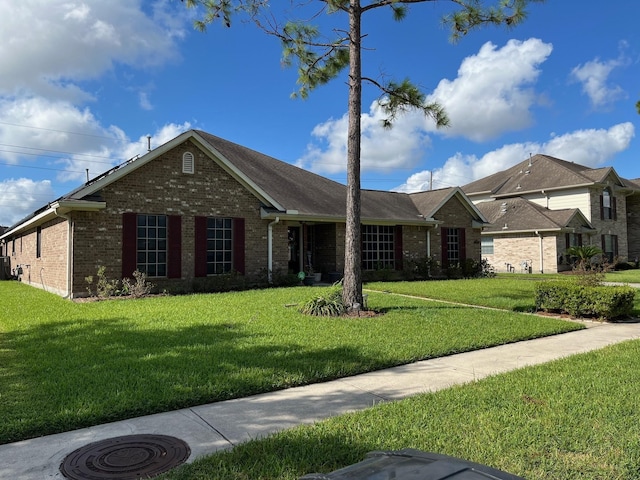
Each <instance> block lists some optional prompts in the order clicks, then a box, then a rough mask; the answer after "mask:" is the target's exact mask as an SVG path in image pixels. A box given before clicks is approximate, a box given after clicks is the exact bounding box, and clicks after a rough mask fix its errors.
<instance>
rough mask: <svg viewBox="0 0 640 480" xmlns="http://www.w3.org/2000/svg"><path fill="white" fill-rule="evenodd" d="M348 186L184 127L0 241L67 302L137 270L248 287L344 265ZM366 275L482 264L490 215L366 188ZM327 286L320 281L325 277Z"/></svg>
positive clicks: (448, 198)
mask: <svg viewBox="0 0 640 480" xmlns="http://www.w3.org/2000/svg"><path fill="white" fill-rule="evenodd" d="M345 202H346V187H345V186H344V185H342V184H339V183H337V182H334V181H332V180H329V179H327V178H324V177H321V176H319V175H316V174H313V173H310V172H308V171H305V170H303V169H300V168H298V167H295V166H293V165H290V164H288V163H285V162H282V161H279V160H276V159H274V158H272V157H268V156H266V155H263V154H261V153H258V152H256V151H253V150H250V149H248V148H245V147H242V146H240V145H237V144H234V143H231V142H229V141H226V140H223V139H221V138H218V137H215V136H213V135H210V134H208V133H206V132H202V131H197V130H190V131H188V132H185V133H183V134H182V135H179V136H178V137H176V138H174V139H173V140H171V141H169V142H168V143H166V144H164V145H162V146H160V147H158V148H156V149H155V150H153V151H151V152H149V153H147V154H146V155H144V156H143V157H141V158H139V159H136V160H132V161H129V162H126V163H125V164H122V165H120V166H118V167H115V168H113V169H111V170H109V171H108V172H105V173H104V174H102V175H100V176H99V177H96V178H94V179H92V180H90V181H89V182H87V183H86V184H84V185H83V186H81V187H80V188H78V189H76V190H74V191H72V192H70V193H69V194H67V195H65V196H63V197H61V198H59V199H57V200H55V201H53V202H51V203H50V204H48V205H46V206H44V207H43V208H41V209H39V210H37V211H36V212H34V213H33V214H31V215H30V216H28V217H27V218H25V219H24V220H22V221H20V222H19V223H17V224H16V225H13V226H11V227H10V228H9V229H8V230H7V231H6V232H5V233H4V234H2V235H1V236H0V248H1V250H2V251H1V252H0V254H1V255H3V256H8V257H9V258H10V263H11V268H12V271H14V272H20V278H21V280H22V281H23V282H26V283H29V284H31V285H34V286H37V287H40V288H44V289H46V290H48V291H51V292H54V293H56V294H58V295H62V296H66V297H69V298H74V297H78V296H84V295H86V292H87V282H86V280H85V278H86V277H87V276H90V275H93V276H95V274H96V272H97V269H98V267H99V266H104V267H106V275H107V277H109V278H124V277H131V276H132V274H133V272H134V271H135V270H139V271H142V272H145V273H146V274H147V275H148V277H149V278H150V280H151V281H152V282H153V283H155V284H156V285H158V286H159V287H160V288H162V289H167V290H169V291H191V289H192V288H193V285H194V281H197V280H198V279H202V278H206V277H216V276H219V275H222V274H227V273H231V272H236V273H239V274H241V275H244V276H245V278H247V279H249V280H251V281H255V280H259V279H266V278H268V279H271V276H272V274H274V273H287V272H290V273H297V272H299V271H302V270H307V269H308V268H309V267H312V268H313V269H314V270H315V271H316V272H318V271H320V272H323V273H324V274H325V276H327V275H328V274H329V273H333V272H336V273H338V274H339V273H341V272H342V271H343V269H344V248H345V246H344V245H345V243H344V237H345V210H346V207H345V205H346V203H345ZM361 221H362V268H363V269H364V270H373V269H382V268H386V269H394V270H401V269H402V267H403V258H404V257H405V256H412V257H431V258H436V259H438V260H439V261H442V263H443V264H444V265H446V264H448V263H458V262H463V261H464V260H465V259H467V258H472V259H475V260H477V261H478V260H480V232H481V229H482V227H483V225H484V224H485V223H486V219H485V218H484V217H483V215H482V214H481V213H480V212H479V210H478V209H477V208H476V207H475V206H474V205H473V203H472V202H471V201H470V200H469V199H468V198H467V197H466V195H465V194H464V193H463V192H462V190H461V189H459V188H448V189H444V190H436V191H428V192H421V193H415V194H405V193H394V192H383V191H372V190H363V191H362V214H361ZM325 278H326V277H325Z"/></svg>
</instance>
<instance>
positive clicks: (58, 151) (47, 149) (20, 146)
mask: <svg viewBox="0 0 640 480" xmlns="http://www.w3.org/2000/svg"><path fill="white" fill-rule="evenodd" d="M0 147H11V148H24V149H28V150H38V151H40V152H52V153H63V154H65V155H74V156H77V155H79V156H82V157H94V158H106V159H107V160H111V157H105V156H104V155H93V154H91V153H75V152H65V151H62V150H51V149H49V148H37V147H23V146H22V145H9V144H6V143H0ZM0 152H8V153H19V154H22V155H36V154H35V153H29V152H13V151H10V150H0ZM42 156H45V155H42ZM100 163H111V162H100Z"/></svg>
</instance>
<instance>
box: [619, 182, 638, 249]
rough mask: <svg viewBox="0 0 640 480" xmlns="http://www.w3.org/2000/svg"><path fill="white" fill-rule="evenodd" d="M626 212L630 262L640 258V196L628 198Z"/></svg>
mask: <svg viewBox="0 0 640 480" xmlns="http://www.w3.org/2000/svg"><path fill="white" fill-rule="evenodd" d="M626 211H627V236H628V237H627V238H628V248H629V260H631V261H634V260H635V259H636V258H640V195H638V194H636V195H633V196H630V197H627V201H626ZM618 218H620V216H618Z"/></svg>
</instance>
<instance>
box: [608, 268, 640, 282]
mask: <svg viewBox="0 0 640 480" xmlns="http://www.w3.org/2000/svg"><path fill="white" fill-rule="evenodd" d="M605 280H606V281H607V282H622V283H640V270H620V271H617V272H609V273H607V274H606V275H605Z"/></svg>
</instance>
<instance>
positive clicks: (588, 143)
mask: <svg viewBox="0 0 640 480" xmlns="http://www.w3.org/2000/svg"><path fill="white" fill-rule="evenodd" d="M634 135H635V129H634V126H633V124H632V123H630V122H626V123H620V124H618V125H614V126H612V127H611V128H609V129H587V130H577V131H574V132H571V133H566V134H564V135H560V136H553V137H552V138H551V139H550V140H549V141H548V142H545V143H535V142H530V143H514V144H510V145H505V146H503V147H501V148H499V149H497V150H494V151H492V152H489V153H487V154H485V155H483V156H482V157H480V158H478V157H477V156H475V155H464V154H462V153H457V154H456V155H454V156H453V157H450V158H449V159H447V161H446V162H445V164H444V165H443V166H442V167H441V168H438V169H435V170H433V172H430V171H422V172H418V173H415V174H413V175H411V176H410V177H409V178H408V179H407V181H406V182H405V183H404V184H402V185H400V186H398V187H396V188H394V189H393V190H395V191H399V192H417V191H421V190H427V189H428V188H429V179H430V178H431V175H432V179H433V188H436V189H437V188H443V187H449V186H454V185H465V184H467V183H470V182H472V181H474V180H478V179H479V178H483V177H486V176H488V175H491V174H493V173H496V172H499V171H501V170H505V169H507V168H509V167H511V166H513V165H515V164H516V163H518V162H521V161H522V160H524V159H526V158H528V157H529V155H530V154H533V155H535V154H536V153H544V154H547V155H551V156H553V157H558V158H561V159H563V160H568V161H571V162H575V163H578V164H581V165H585V166H587V167H600V166H602V165H604V164H606V163H607V162H608V161H610V160H611V159H612V158H613V157H614V156H615V155H616V154H617V153H619V152H622V151H624V150H626V149H627V148H628V147H629V145H630V143H631V140H632V139H633V137H634Z"/></svg>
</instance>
